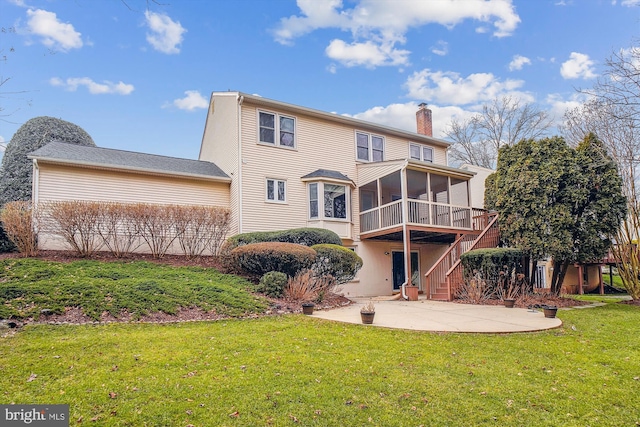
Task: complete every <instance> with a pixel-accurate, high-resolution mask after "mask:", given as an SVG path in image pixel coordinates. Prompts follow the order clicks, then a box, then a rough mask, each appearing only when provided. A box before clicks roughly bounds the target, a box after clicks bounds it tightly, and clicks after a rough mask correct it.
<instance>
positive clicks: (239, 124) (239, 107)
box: [237, 95, 244, 234]
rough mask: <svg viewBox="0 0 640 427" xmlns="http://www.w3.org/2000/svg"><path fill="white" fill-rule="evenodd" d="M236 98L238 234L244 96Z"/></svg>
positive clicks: (240, 226)
mask: <svg viewBox="0 0 640 427" xmlns="http://www.w3.org/2000/svg"><path fill="white" fill-rule="evenodd" d="M237 100H238V234H241V233H242V103H243V102H244V96H242V95H240V96H238V97H237Z"/></svg>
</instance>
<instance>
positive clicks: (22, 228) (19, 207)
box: [0, 201, 38, 257]
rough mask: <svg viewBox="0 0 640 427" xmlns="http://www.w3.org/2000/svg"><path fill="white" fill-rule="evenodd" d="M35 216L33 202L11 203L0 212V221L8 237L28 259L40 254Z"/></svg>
mask: <svg viewBox="0 0 640 427" xmlns="http://www.w3.org/2000/svg"><path fill="white" fill-rule="evenodd" d="M34 216H35V215H34V212H33V211H32V209H31V202H24V201H16V202H9V203H7V204H6V205H5V206H4V208H3V209H2V211H0V221H1V222H2V226H3V227H4V230H5V232H6V233H7V237H8V238H9V239H10V240H11V242H13V244H15V246H16V247H17V248H18V251H19V252H20V253H21V254H22V255H24V256H26V257H30V256H34V255H36V254H37V252H38V242H37V239H36V229H35V220H34Z"/></svg>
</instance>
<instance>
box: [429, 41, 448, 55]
mask: <svg viewBox="0 0 640 427" xmlns="http://www.w3.org/2000/svg"><path fill="white" fill-rule="evenodd" d="M431 52H433V53H435V54H436V55H440V56H445V55H446V54H448V53H449V43H447V42H445V41H442V40H438V42H437V43H436V44H435V46H432V47H431Z"/></svg>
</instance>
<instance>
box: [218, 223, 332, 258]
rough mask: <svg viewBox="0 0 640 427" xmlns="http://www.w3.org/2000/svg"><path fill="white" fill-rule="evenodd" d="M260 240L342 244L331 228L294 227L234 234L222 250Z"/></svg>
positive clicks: (227, 250)
mask: <svg viewBox="0 0 640 427" xmlns="http://www.w3.org/2000/svg"><path fill="white" fill-rule="evenodd" d="M262 242H282V243H297V244H299V245H304V246H313V245H319V244H322V243H329V244H334V245H342V241H341V240H340V237H339V236H338V235H337V234H336V233H334V232H333V231H331V230H325V229H323V228H294V229H291V230H282V231H258V232H253V233H243V234H236V235H235V236H232V237H230V238H228V239H227V241H226V242H225V244H224V247H223V250H222V252H223V253H229V252H231V251H232V250H233V249H235V248H237V247H240V246H244V245H249V244H252V243H262Z"/></svg>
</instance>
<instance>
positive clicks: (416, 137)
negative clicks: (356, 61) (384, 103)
mask: <svg viewBox="0 0 640 427" xmlns="http://www.w3.org/2000/svg"><path fill="white" fill-rule="evenodd" d="M214 93H215V94H219V95H226V96H229V95H231V94H232V93H234V92H231V93H228V92H214ZM235 93H237V94H238V95H239V96H241V97H243V98H244V102H247V101H249V102H251V103H253V104H256V105H258V106H267V107H272V108H276V109H279V110H284V111H290V112H292V113H296V112H299V113H303V114H305V115H309V116H312V117H317V118H321V119H326V120H332V121H337V122H340V123H344V124H347V125H349V126H353V127H359V128H361V129H363V130H364V129H372V130H374V131H378V132H381V133H382V132H384V133H386V134H389V135H394V136H399V137H401V138H406V139H410V140H413V141H415V142H422V143H429V144H433V145H437V146H440V147H444V148H448V147H450V146H451V143H450V142H447V141H444V140H442V139H438V138H434V137H432V136H427V135H422V134H419V133H415V132H409V131H405V130H402V129H397V128H393V127H390V126H385V125H379V124H376V123H372V122H369V121H365V120H360V119H355V118H352V117H348V116H343V115H340V114H335V113H327V112H326V111H321V110H316V109H313V108H308V107H302V106H299V105H294V104H289V103H286V102H282V101H276V100H273V99H269V98H263V97H261V96H256V95H250V94H248V93H243V92H235Z"/></svg>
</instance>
